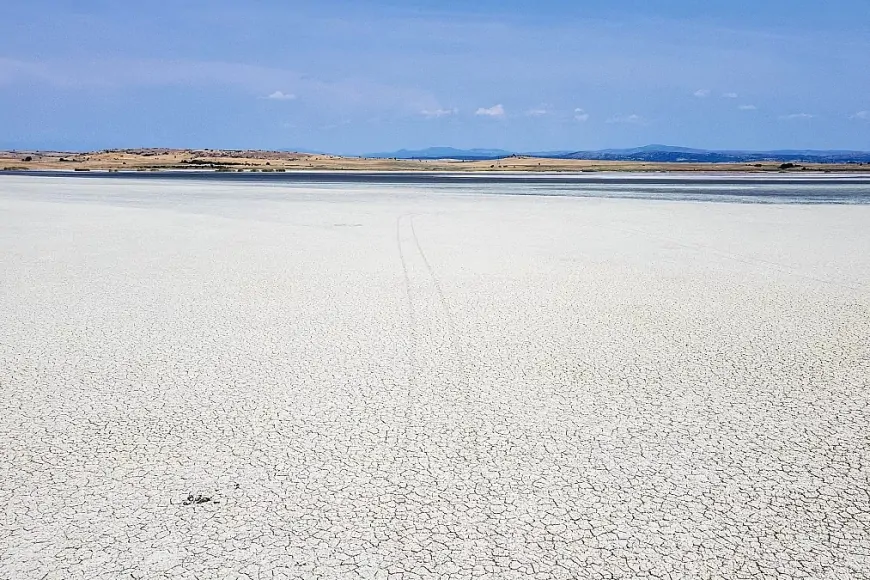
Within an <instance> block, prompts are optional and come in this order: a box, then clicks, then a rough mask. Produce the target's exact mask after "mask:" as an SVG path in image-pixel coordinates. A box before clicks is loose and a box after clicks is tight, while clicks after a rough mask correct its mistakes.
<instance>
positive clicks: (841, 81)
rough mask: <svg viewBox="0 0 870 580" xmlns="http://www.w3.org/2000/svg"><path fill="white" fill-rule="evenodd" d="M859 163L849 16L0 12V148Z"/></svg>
mask: <svg viewBox="0 0 870 580" xmlns="http://www.w3.org/2000/svg"><path fill="white" fill-rule="evenodd" d="M648 143H666V144H672V145H684V146H690V147H706V148H744V149H774V148H818V149H832V148H836V149H861V150H870V1H868V0H829V1H828V2H825V3H822V2H818V1H808V0H791V1H788V2H786V1H781V0H764V1H757V0H756V1H747V0H733V1H729V2H725V1H722V0H707V1H705V2H700V1H698V0H670V1H668V0H661V1H655V0H646V1H641V0H632V1H622V2H620V1H618V0H614V1H609V2H608V1H597V0H593V1H586V2H582V1H579V0H573V1H556V0H538V1H536V2H532V1H528V2H520V1H518V0H500V1H494V0H477V1H475V2H470V1H469V2H459V1H454V0H445V1H441V2H425V1H419V0H418V1H414V0H405V1H399V0H393V1H380V2H375V1H364V0H357V1H356V2H350V1H344V0H341V1H339V0H320V1H319V2H292V1H285V2H278V1H272V2H269V1H257V0H250V1H247V2H229V1H225V0H210V1H202V2H198V1H185V0H179V1H178V2H172V3H169V2H136V3H133V2H117V1H115V0H112V1H109V0H106V1H94V0H91V1H87V0H76V1H74V0H68V1H63V0H54V1H40V0H28V1H27V2H8V3H6V5H5V6H4V8H3V16H2V18H0V148H2V149H11V148H17V149H26V148H57V149H96V148H109V147H134V146H173V147H213V148H264V149H275V148H306V149H312V150H324V151H330V152H337V153H365V152H375V151H386V150H393V149H398V148H402V147H405V148H421V147H427V146H435V145H439V146H454V147H500V148H505V149H511V150H521V151H535V150H553V149H574V150H576V149H597V148H606V147H632V146H637V145H643V144H648Z"/></svg>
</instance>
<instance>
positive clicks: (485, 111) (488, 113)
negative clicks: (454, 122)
mask: <svg viewBox="0 0 870 580" xmlns="http://www.w3.org/2000/svg"><path fill="white" fill-rule="evenodd" d="M474 114H475V115H481V116H484V117H504V107H503V106H501V105H493V106H492V107H489V108H484V107H481V108H479V109H478V110H477V111H475V112H474Z"/></svg>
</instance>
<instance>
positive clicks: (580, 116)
mask: <svg viewBox="0 0 870 580" xmlns="http://www.w3.org/2000/svg"><path fill="white" fill-rule="evenodd" d="M574 120H575V121H580V122H581V123H585V122H586V121H588V120H589V113H587V112H586V111H584V110H583V109H579V108H578V109H574Z"/></svg>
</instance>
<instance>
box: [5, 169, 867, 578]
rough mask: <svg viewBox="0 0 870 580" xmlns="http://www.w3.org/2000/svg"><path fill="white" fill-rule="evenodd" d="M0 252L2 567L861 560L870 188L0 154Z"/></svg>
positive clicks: (780, 566) (776, 571)
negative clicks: (586, 181)
mask: <svg viewBox="0 0 870 580" xmlns="http://www.w3.org/2000/svg"><path fill="white" fill-rule="evenodd" d="M349 224H352V225H353V226H354V227H348V225H349ZM0 250H2V251H0V272H2V275H0V514H2V515H0V578H4V579H6V578H9V579H16V580H17V579H31V578H34V579H77V578H83V579H84V578H88V579H93V578H105V579H110V578H111V579H117V578H161V577H171V578H191V579H193V578H249V579H277V578H378V579H426V578H451V579H452V578H493V579H495V578H499V579H503V578H508V579H510V578H535V579H539V580H544V579H550V578H553V579H569V578H672V579H673V578H781V579H787V578H825V579H827V578H844V579H845V578H849V579H852V578H868V577H870V573H868V570H870V464H868V461H870V427H868V425H870V408H868V401H870V390H868V389H870V340H868V338H867V337H868V336H870V207H863V206H839V207H835V206H813V207H810V206H785V205H764V206H760V205H758V206H757V205H737V204H714V203H681V202H651V201H631V200H601V199H557V198H544V197H499V196H489V195H480V196H474V195H454V194H452V193H451V192H450V191H449V190H447V191H434V192H433V191H423V190H419V189H410V188H400V187H390V188H378V187H376V186H366V187H353V186H348V185H344V186H342V188H341V189H338V188H331V187H330V186H327V185H324V186H323V187H320V188H312V187H310V186H309V187H307V188H302V187H289V186H281V187H277V186H274V187H268V186H262V185H233V186H219V185H208V186H203V185H198V184H197V183H172V182H149V183H147V184H140V183H136V182H130V183H126V182H123V181H118V180H113V181H111V182H108V183H103V182H101V181H99V180H87V181H84V182H83V181H75V180H66V179H49V178H25V177H9V178H4V179H3V180H0Z"/></svg>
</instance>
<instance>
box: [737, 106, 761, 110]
mask: <svg viewBox="0 0 870 580" xmlns="http://www.w3.org/2000/svg"><path fill="white" fill-rule="evenodd" d="M737 108H738V109H740V110H741V111H755V110H757V109H758V107H756V106H755V105H740V106H739V107H737Z"/></svg>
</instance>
